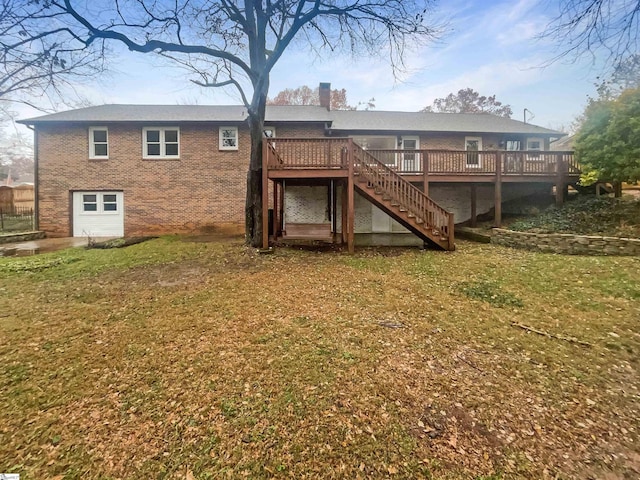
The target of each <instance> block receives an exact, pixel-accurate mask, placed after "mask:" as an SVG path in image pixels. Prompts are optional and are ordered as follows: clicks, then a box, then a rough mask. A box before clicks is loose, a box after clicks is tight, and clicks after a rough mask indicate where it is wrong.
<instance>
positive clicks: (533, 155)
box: [526, 137, 544, 162]
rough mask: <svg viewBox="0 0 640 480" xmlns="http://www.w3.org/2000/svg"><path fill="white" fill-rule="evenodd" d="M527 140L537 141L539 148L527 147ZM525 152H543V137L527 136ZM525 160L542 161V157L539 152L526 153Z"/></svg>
mask: <svg viewBox="0 0 640 480" xmlns="http://www.w3.org/2000/svg"><path fill="white" fill-rule="evenodd" d="M529 142H539V143H540V148H538V149H536V148H529ZM526 146H527V152H544V139H543V138H540V137H529V138H527V145H526ZM527 160H529V161H530V162H543V161H544V157H543V156H542V155H540V154H539V153H529V154H527Z"/></svg>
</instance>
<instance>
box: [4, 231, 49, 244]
mask: <svg viewBox="0 0 640 480" xmlns="http://www.w3.org/2000/svg"><path fill="white" fill-rule="evenodd" d="M45 236H46V235H45V233H44V232H23V233H3V234H0V244H2V243H14V242H29V241H31V240H40V239H41V238H44V237H45Z"/></svg>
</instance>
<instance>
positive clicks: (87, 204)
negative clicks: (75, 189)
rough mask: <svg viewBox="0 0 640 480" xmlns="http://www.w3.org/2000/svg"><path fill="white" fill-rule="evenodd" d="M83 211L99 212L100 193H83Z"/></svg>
mask: <svg viewBox="0 0 640 480" xmlns="http://www.w3.org/2000/svg"><path fill="white" fill-rule="evenodd" d="M82 211H83V212H97V211H98V195H96V194H86V193H85V194H84V195H82Z"/></svg>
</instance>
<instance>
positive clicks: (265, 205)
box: [262, 140, 269, 248]
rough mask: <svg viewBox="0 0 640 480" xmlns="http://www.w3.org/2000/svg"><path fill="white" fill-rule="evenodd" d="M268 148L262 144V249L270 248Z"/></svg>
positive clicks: (265, 144)
mask: <svg viewBox="0 0 640 480" xmlns="http://www.w3.org/2000/svg"><path fill="white" fill-rule="evenodd" d="M267 155H268V148H267V142H266V140H265V141H263V142H262V248H269V170H268V169H267Z"/></svg>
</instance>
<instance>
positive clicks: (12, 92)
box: [0, 0, 104, 113]
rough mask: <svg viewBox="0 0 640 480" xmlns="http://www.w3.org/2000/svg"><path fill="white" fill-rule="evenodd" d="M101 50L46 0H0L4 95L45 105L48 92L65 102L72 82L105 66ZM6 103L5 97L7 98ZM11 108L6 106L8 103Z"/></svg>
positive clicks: (0, 87) (11, 99)
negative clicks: (69, 25)
mask: <svg viewBox="0 0 640 480" xmlns="http://www.w3.org/2000/svg"><path fill="white" fill-rule="evenodd" d="M103 53H104V52H103V51H102V50H101V49H100V48H97V49H96V48H94V49H91V50H88V49H87V48H86V44H85V43H84V42H83V41H82V40H81V39H80V38H79V37H78V36H76V35H75V34H74V33H73V32H72V31H71V30H70V29H69V28H67V27H66V25H64V23H62V15H61V14H60V12H58V13H53V12H52V11H51V10H50V8H49V7H48V4H47V2H45V1H38V0H0V100H2V101H3V102H20V103H25V104H28V105H30V106H32V107H35V108H42V102H40V101H38V102H34V101H33V99H34V98H38V99H39V97H40V96H42V95H47V96H48V98H49V100H50V103H52V104H55V103H57V102H58V101H63V102H64V103H68V102H66V100H69V98H68V97H67V98H65V97H66V95H68V93H69V92H68V89H67V91H65V92H63V91H62V90H63V89H65V88H66V87H70V86H71V83H72V82H77V81H78V80H79V79H80V78H84V77H87V76H90V75H93V74H95V73H98V72H100V71H102V65H103V64H102V58H103ZM5 105H6V103H5ZM4 111H5V113H7V110H6V108H5V109H4Z"/></svg>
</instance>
